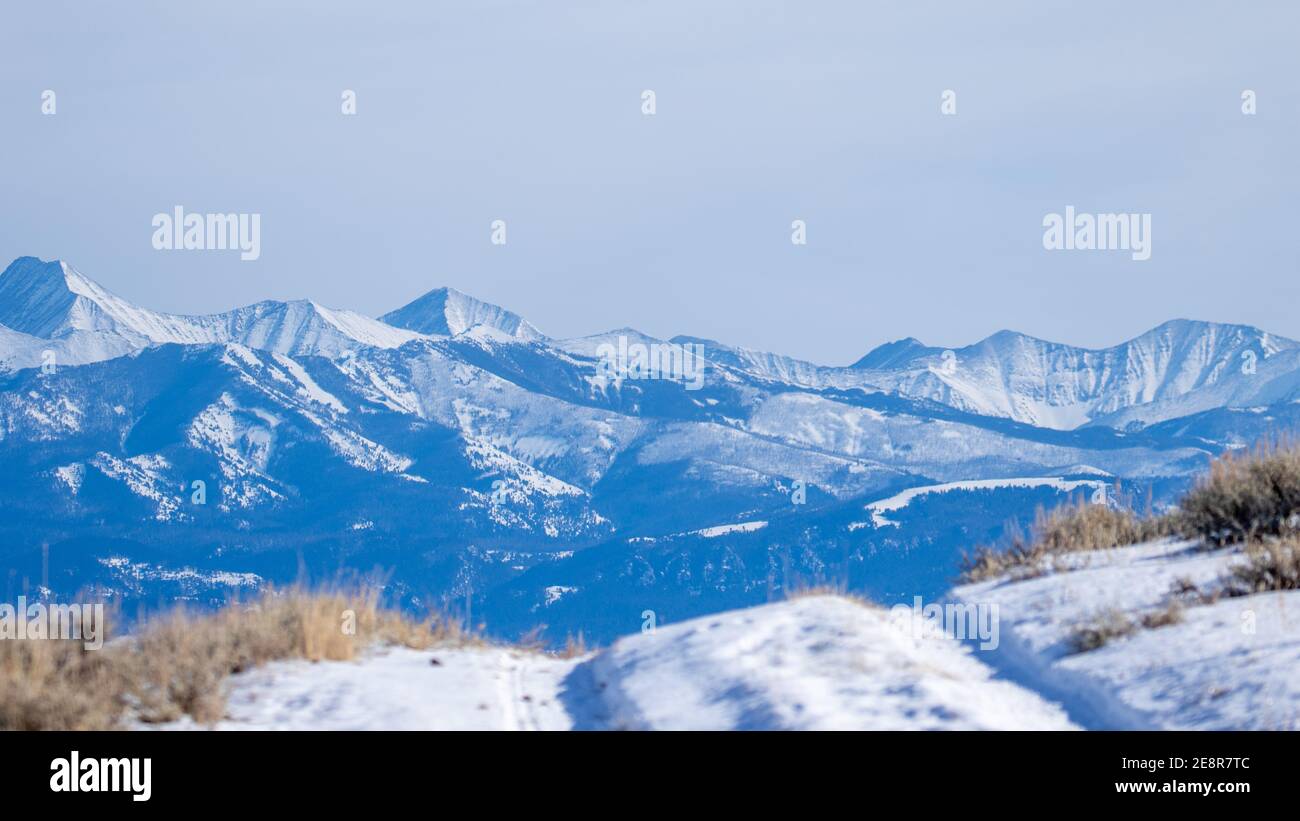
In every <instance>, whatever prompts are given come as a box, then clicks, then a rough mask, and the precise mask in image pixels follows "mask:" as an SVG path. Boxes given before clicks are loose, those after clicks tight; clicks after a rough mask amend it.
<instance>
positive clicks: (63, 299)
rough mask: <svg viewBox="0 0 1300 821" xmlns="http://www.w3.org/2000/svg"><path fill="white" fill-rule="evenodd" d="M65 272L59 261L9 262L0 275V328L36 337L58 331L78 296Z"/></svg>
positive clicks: (67, 272) (26, 259)
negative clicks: (4, 327)
mask: <svg viewBox="0 0 1300 821" xmlns="http://www.w3.org/2000/svg"><path fill="white" fill-rule="evenodd" d="M69 270H70V269H68V267H67V266H65V265H64V264H63V262H61V261H60V260H52V261H50V262H46V261H44V260H41V259H37V258H36V257H19V258H18V259H16V260H14V261H13V262H12V263H10V264H9V267H8V268H6V269H5V270H4V273H3V274H0V325H5V326H7V327H9V328H12V329H13V330H15V331H22V332H23V333H25V334H30V335H32V336H40V337H48V336H52V335H54V334H55V333H57V332H58V331H59V330H61V326H62V325H63V324H64V323H65V321H66V319H67V316H68V314H69V312H70V311H71V310H72V309H73V307H74V305H75V303H76V302H77V297H78V296H79V294H78V292H77V290H76V289H74V288H73V287H72V286H71V284H70V283H69V281H68V279H69V277H68V274H69ZM78 278H80V277H78Z"/></svg>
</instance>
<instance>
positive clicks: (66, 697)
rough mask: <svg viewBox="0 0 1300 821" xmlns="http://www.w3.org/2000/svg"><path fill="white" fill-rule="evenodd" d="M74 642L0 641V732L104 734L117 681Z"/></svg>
mask: <svg viewBox="0 0 1300 821" xmlns="http://www.w3.org/2000/svg"><path fill="white" fill-rule="evenodd" d="M104 652H105V651H104V650H102V649H101V650H98V651H89V650H86V649H85V647H84V644H83V642H81V641H80V640H67V639H61V640H37V639H33V640H17V639H14V640H8V641H0V730H107V729H110V728H112V727H113V726H114V725H115V724H116V723H117V719H118V716H119V715H120V714H121V704H120V701H119V699H118V695H119V694H120V692H121V689H122V688H121V680H120V678H119V676H118V675H117V673H116V671H115V669H114V668H113V666H112V665H111V664H110V663H109V662H108V660H107V658H106V657H105V655H104Z"/></svg>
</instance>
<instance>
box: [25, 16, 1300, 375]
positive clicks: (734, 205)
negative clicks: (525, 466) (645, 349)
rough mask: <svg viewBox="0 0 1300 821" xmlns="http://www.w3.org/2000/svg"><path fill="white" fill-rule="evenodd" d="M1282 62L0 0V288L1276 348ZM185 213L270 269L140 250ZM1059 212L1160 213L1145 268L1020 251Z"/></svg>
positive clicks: (233, 256)
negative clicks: (6, 281) (1179, 335)
mask: <svg viewBox="0 0 1300 821" xmlns="http://www.w3.org/2000/svg"><path fill="white" fill-rule="evenodd" d="M271 6H274V7H275V8H270V7H271ZM992 9H997V10H998V11H993V10H992ZM1298 44H1300V4H1297V3H1295V2H1276V3H1214V2H1200V3H1187V2H1142V3H1135V2H1132V1H1131V0H1125V1H1124V2H1080V3H1053V2H1043V0H1037V2H995V3H987V4H985V3H978V4H977V3H967V2H956V0H950V2H948V3H942V4H940V3H925V2H915V0H907V1H906V2H904V1H902V0H900V2H893V3H878V2H848V0H844V1H843V2H806V1H805V2H790V3H765V2H713V1H711V0H695V2H667V1H666V0H654V2H608V1H607V2H603V3H596V2H591V3H577V2H546V3H542V2H538V3H524V2H484V0H461V1H460V2H437V3H426V2H422V3H416V2H410V3H396V2H389V3H383V2H366V3H352V4H336V3H322V2H302V3H289V2H276V3H254V2H235V1H233V0H232V1H228V2H221V3H205V4H193V3H175V2H167V3H142V2H130V3H126V2H118V3H100V2H77V3H61V2H49V0H42V2H39V3H21V4H8V5H7V6H6V8H5V10H4V12H3V25H0V180H2V181H3V183H2V187H0V191H2V192H3V194H2V196H0V256H3V257H4V258H5V259H4V261H3V262H0V265H2V264H4V263H7V262H8V261H9V260H10V259H12V258H13V257H17V256H21V255H35V256H40V257H43V258H46V259H49V258H55V257H58V258H63V259H65V260H67V261H69V262H71V263H72V264H73V265H75V266H77V267H78V268H79V269H81V270H82V271H83V272H85V273H86V274H88V275H89V276H91V277H92V278H94V279H97V280H98V281H100V282H101V283H102V284H104V285H105V286H106V287H108V288H110V289H112V290H114V291H117V292H118V293H120V294H122V295H123V296H125V297H127V298H129V299H131V300H133V301H136V302H138V303H141V304H144V305H147V306H149V307H152V308H156V309H160V310H168V311H175V312H185V313H201V312H211V311H218V310H225V309H228V308H231V307H234V306H236V305H241V304H246V303H249V302H254V301H257V300H259V299H264V298H298V297H311V298H313V299H315V300H317V301H318V302H321V303H323V304H325V305H328V306H332V307H347V308H352V309H354V310H358V311H361V312H363V313H368V314H371V315H378V314H381V313H384V312H385V311H387V310H390V309H392V308H395V307H397V306H399V305H401V304H403V303H405V302H407V301H409V300H410V299H412V298H414V297H415V296H417V295H419V294H420V293H423V292H424V291H427V290H429V289H431V288H434V287H437V286H440V285H452V286H454V287H457V288H459V289H461V290H463V291H466V292H468V293H470V294H473V295H475V296H478V297H480V298H482V299H486V300H489V301H492V302H496V303H498V304H501V305H503V306H505V307H508V308H510V309H512V310H514V311H517V312H518V313H521V314H523V315H524V316H526V317H527V318H528V319H530V320H531V321H532V322H533V323H534V324H535V325H537V326H538V327H539V328H541V329H542V330H543V331H544V332H546V333H548V334H551V335H555V336H576V335H582V334H588V333H594V332H597V331H601V330H606V329H609V328H613V327H618V326H623V325H631V326H635V327H637V328H639V329H641V330H643V331H646V332H648V333H652V334H655V335H659V336H669V335H672V334H677V333H689V334H694V335H698V336H704V337H712V338H717V339H722V340H725V341H728V342H731V343H734V344H740V345H746V346H750V347H755V348H760V349H765V350H773V351H778V352H782V353H787V354H792V355H796V356H801V357H804V358H809V359H813V360H816V361H820V362H825V363H830V364H839V363H847V362H850V361H852V360H854V359H856V358H857V357H859V356H860V355H862V354H863V353H864V352H865V351H867V350H868V349H869V348H871V347H873V346H875V345H877V344H879V343H881V342H884V341H887V340H890V339H895V338H899V337H903V336H916V337H919V338H920V339H922V340H924V341H926V342H928V343H930V344H935V345H945V346H957V345H961V344H964V343H968V342H972V341H975V340H976V339H979V338H981V337H983V336H986V335H987V334H989V333H992V332H994V331H996V330H999V329H1001V328H1013V329H1015V330H1020V331H1024V332H1026V333H1031V334H1034V335H1036V336H1041V337H1045V338H1049V339H1054V340H1059V341H1064V342H1070V343H1074V344H1081V345H1088V346H1103V345H1109V344H1113V343H1116V342H1119V341H1121V340H1123V339H1125V338H1128V337H1131V336H1133V335H1136V334H1137V333H1140V332H1141V331H1144V330H1146V329H1148V328H1149V327H1151V326H1153V325H1155V324H1157V323H1159V322H1161V321H1163V320H1166V319H1170V318H1174V317H1188V318H1197V319H1212V320H1218V321H1231V322H1244V323H1250V324H1255V325H1259V326H1261V327H1264V328H1266V329H1268V330H1272V331H1275V332H1277V333H1281V334H1284V335H1288V336H1292V337H1297V338H1300V311H1298V310H1297V306H1300V253H1298V252H1297V242H1298V237H1300V231H1298V230H1297V226H1296V221H1297V218H1298V217H1300V205H1298V204H1297V190H1298V189H1300V185H1298V183H1300V160H1297V155H1298V154H1300V142H1298V137H1297V135H1300V45H1298ZM45 89H52V90H54V91H55V93H56V94H57V113H56V114H55V115H53V116H47V115H43V114H42V113H41V94H42V91H44V90H45ZM344 89H353V90H355V91H356V93H357V114H356V116H344V115H343V114H342V113H341V111H340V106H341V93H342V91H343V90H344ZM645 89H652V90H653V91H654V92H655V94H656V103H657V112H656V113H655V114H654V116H645V115H643V114H642V112H641V93H642V91H643V90H645ZM945 89H953V90H954V91H956V93H957V114H956V116H944V115H943V114H941V113H940V102H941V100H940V95H941V93H942V92H943V91H944V90H945ZM1243 89H1252V90H1253V91H1255V93H1256V95H1257V106H1258V113H1257V114H1256V115H1255V116H1246V115H1243V114H1242V112H1241V93H1242V91H1243ZM175 205H182V206H184V207H185V208H186V209H187V210H190V211H196V212H214V211H220V212H246V213H258V214H261V220H262V254H261V258H260V259H259V260H257V261H255V262H241V261H240V259H239V256H238V254H237V253H233V252H220V251H207V252H201V251H179V252H176V251H173V252H167V251H155V250H154V249H153V248H152V246H151V243H150V240H151V237H152V233H153V229H152V227H151V220H152V217H153V215H154V214H156V213H159V212H170V211H171V209H172V208H173V206H175ZM1067 205H1073V206H1075V208H1076V209H1078V210H1080V211H1087V212H1144V213H1150V214H1151V215H1152V233H1153V237H1152V239H1153V246H1152V255H1151V259H1150V260H1148V261H1145V262H1138V261H1134V260H1132V259H1131V257H1130V255H1129V254H1128V253H1124V252H1101V251H1092V252H1084V251H1070V252H1066V251H1056V252H1049V251H1046V250H1044V249H1043V246H1042V237H1043V228H1042V220H1043V217H1044V215H1045V214H1047V213H1049V212H1061V211H1063V210H1064V208H1065V206H1067ZM496 219H503V220H505V221H506V224H507V231H508V233H507V238H508V242H507V244H506V245H504V246H496V245H493V244H491V242H490V241H489V238H490V225H491V222H492V221H493V220H496ZM795 219H803V220H805V221H806V223H807V232H808V244H807V245H806V246H796V245H793V244H791V242H790V233H791V229H790V224H791V221H792V220H795Z"/></svg>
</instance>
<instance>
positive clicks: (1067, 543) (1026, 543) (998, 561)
mask: <svg viewBox="0 0 1300 821" xmlns="http://www.w3.org/2000/svg"><path fill="white" fill-rule="evenodd" d="M1177 531H1178V524H1177V522H1176V521H1175V518H1174V517H1172V516H1153V517H1145V518H1143V517H1139V516H1138V515H1137V514H1135V513H1133V512H1132V511H1131V510H1126V509H1115V508H1111V507H1107V506H1106V505H1102V504H1088V503H1086V502H1085V501H1084V500H1083V499H1082V498H1080V500H1079V501H1078V502H1077V503H1076V504H1067V505H1063V506H1061V507H1058V508H1056V509H1055V510H1052V511H1051V512H1050V513H1048V512H1045V511H1044V510H1043V509H1042V508H1039V510H1038V513H1037V516H1036V519H1035V521H1034V526H1033V529H1032V530H1031V536H1030V538H1028V539H1026V538H1025V537H1024V536H1023V535H1022V534H1019V533H1013V534H1012V536H1011V540H1010V544H1009V545H1008V546H1007V547H1005V548H1002V549H997V548H993V547H988V546H981V547H979V548H976V550H975V552H974V553H973V554H963V555H962V564H961V580H962V581H963V582H967V583H969V582H978V581H983V580H985V579H990V578H993V577H996V576H1002V575H1008V574H1010V575H1012V576H1015V577H1017V578H1028V577H1032V576H1035V575H1039V574H1041V573H1042V572H1043V570H1042V565H1043V562H1044V560H1046V559H1049V558H1051V557H1053V556H1060V555H1062V554H1065V553H1075V552H1081V551H1089V550H1108V549H1110V548H1113V547H1123V546H1124V545H1131V544H1141V543H1142V542H1148V541H1151V540H1152V539H1158V538H1161V537H1164V536H1169V535H1172V534H1174V533H1176V532H1177Z"/></svg>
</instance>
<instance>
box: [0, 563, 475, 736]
mask: <svg viewBox="0 0 1300 821" xmlns="http://www.w3.org/2000/svg"><path fill="white" fill-rule="evenodd" d="M478 641H479V639H478V638H476V637H475V636H473V635H472V634H469V633H467V632H466V631H465V630H464V629H463V628H462V627H461V626H460V625H459V623H457V622H454V621H449V620H441V619H428V620H425V621H416V620H414V619H411V618H409V617H407V616H405V615H403V614H401V613H399V612H397V611H394V610H387V609H383V608H381V607H379V605H378V599H377V597H376V595H375V594H374V593H341V592H340V593H335V592H325V593H312V592H308V591H306V590H303V589H298V588H295V589H291V590H286V591H268V592H265V593H263V594H262V595H261V596H259V597H258V598H257V599H256V600H254V601H252V602H248V603H240V602H232V603H231V604H229V605H227V606H226V607H224V608H222V609H221V610H219V611H217V612H215V613H202V612H193V611H188V610H185V609H182V608H177V609H176V610H173V611H171V612H169V613H166V614H164V615H162V616H160V617H157V618H155V619H151V620H149V621H147V622H145V623H144V624H142V625H141V626H140V628H139V630H138V631H137V633H136V634H134V635H132V636H128V637H126V638H124V639H122V640H120V641H117V642H114V643H112V644H110V645H106V646H104V647H103V648H101V649H99V650H86V649H84V647H83V644H82V642H80V641H59V642H56V641H43V640H25V641H4V642H0V729H77V730H80V729H105V728H111V727H115V726H119V725H120V724H121V723H122V722H123V720H124V719H125V717H126V716H128V715H129V716H131V717H133V718H135V719H138V720H140V721H144V722H163V721H173V720H175V719H178V718H181V717H182V716H186V715H188V716H190V717H191V718H193V719H194V720H195V721H198V722H202V723H210V722H214V721H217V720H218V719H220V718H221V717H222V715H223V713H224V710H225V694H224V692H223V682H224V680H225V678H226V677H227V676H229V675H231V674H233V673H238V672H242V671H244V670H248V669H251V668H253V667H257V666H259V665H261V664H265V663H267V662H270V661H276V660H279V659H307V660H309V661H325V660H330V661H340V660H346V659H352V658H355V657H356V656H357V655H358V654H359V653H360V652H361V651H362V650H364V649H365V648H367V647H370V646H374V645H385V644H387V645H402V646H406V647H412V648H426V647H433V646H441V645H448V644H454V645H463V644H466V643H477V642H478Z"/></svg>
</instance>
